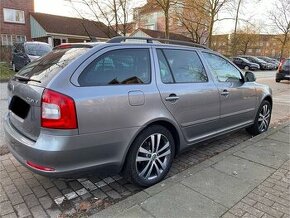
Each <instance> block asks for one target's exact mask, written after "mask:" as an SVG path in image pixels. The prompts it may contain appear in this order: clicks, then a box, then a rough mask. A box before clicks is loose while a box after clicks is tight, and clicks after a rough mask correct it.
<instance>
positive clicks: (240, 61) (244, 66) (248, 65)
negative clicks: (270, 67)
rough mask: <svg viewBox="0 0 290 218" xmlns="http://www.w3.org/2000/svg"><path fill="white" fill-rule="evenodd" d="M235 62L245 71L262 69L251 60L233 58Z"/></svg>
mask: <svg viewBox="0 0 290 218" xmlns="http://www.w3.org/2000/svg"><path fill="white" fill-rule="evenodd" d="M233 62H234V63H235V64H236V65H237V66H238V67H239V68H241V69H245V70H258V69H260V65H259V64H256V63H252V62H250V61H249V60H247V59H245V58H242V57H235V58H233Z"/></svg>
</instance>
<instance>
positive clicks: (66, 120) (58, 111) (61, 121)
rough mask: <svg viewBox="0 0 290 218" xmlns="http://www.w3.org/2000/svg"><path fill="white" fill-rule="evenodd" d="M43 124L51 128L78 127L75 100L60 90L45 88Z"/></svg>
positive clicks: (42, 113)
mask: <svg viewBox="0 0 290 218" xmlns="http://www.w3.org/2000/svg"><path fill="white" fill-rule="evenodd" d="M41 126H42V127H45V128H51V129H76V128H77V126H78V124H77V114H76V108H75V102H74V100H73V99H72V98H71V97H69V96H66V95H63V94H61V93H59V92H55V91H52V90H49V89H45V90H44V92H43V94H42V98H41Z"/></svg>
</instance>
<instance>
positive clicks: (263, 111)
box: [246, 100, 272, 136]
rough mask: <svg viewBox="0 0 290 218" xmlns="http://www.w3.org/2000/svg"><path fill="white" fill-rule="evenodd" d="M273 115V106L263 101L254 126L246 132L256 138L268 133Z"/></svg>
mask: <svg viewBox="0 0 290 218" xmlns="http://www.w3.org/2000/svg"><path fill="white" fill-rule="evenodd" d="M271 113H272V106H271V104H270V102H269V101H267V100H264V101H262V103H261V105H260V107H259V109H258V112H257V115H256V117H255V121H254V124H253V125H252V126H250V127H248V128H247V129H246V130H247V131H248V132H249V133H250V134H251V135H254V136H255V135H259V134H261V133H263V132H266V131H267V130H268V128H269V125H270V121H271Z"/></svg>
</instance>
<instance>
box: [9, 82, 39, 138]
mask: <svg viewBox="0 0 290 218" xmlns="http://www.w3.org/2000/svg"><path fill="white" fill-rule="evenodd" d="M43 90H44V88H43V87H39V86H34V85H30V84H28V83H22V82H18V81H15V80H10V81H9V83H8V96H9V97H8V101H9V102H8V108H9V114H8V116H9V120H10V122H11V124H12V125H13V126H14V128H15V129H17V130H18V131H19V132H20V133H21V134H23V135H24V136H26V137H28V138H30V139H32V140H34V141H36V139H37V138H38V136H39V133H40V126H41V123H40V122H41V119H40V117H41V114H40V113H41V96H42V92H43Z"/></svg>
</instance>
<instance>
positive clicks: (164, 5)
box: [152, 0, 178, 39]
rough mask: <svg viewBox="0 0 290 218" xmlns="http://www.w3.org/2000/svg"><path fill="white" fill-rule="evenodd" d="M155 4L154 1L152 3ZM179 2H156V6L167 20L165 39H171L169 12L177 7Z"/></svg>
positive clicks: (170, 0) (171, 0)
mask: <svg viewBox="0 0 290 218" xmlns="http://www.w3.org/2000/svg"><path fill="white" fill-rule="evenodd" d="M152 2H153V1H152ZM177 2H178V0H155V4H156V5H157V6H159V7H160V8H161V9H162V12H163V14H164V18H165V23H164V24H165V38H167V39H168V38H169V12H170V8H171V7H172V6H173V5H176V4H177Z"/></svg>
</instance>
